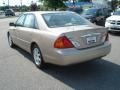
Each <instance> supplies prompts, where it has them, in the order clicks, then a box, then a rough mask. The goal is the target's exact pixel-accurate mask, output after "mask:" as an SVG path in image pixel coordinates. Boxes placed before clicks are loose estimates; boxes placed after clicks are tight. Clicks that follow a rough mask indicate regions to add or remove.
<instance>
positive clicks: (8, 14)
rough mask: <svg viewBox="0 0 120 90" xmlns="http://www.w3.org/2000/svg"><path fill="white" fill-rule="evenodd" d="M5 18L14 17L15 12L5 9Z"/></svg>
mask: <svg viewBox="0 0 120 90" xmlns="http://www.w3.org/2000/svg"><path fill="white" fill-rule="evenodd" d="M5 16H15V12H14V11H13V10H12V9H6V10H5Z"/></svg>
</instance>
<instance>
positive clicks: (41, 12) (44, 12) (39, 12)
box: [24, 11, 71, 14]
mask: <svg viewBox="0 0 120 90" xmlns="http://www.w3.org/2000/svg"><path fill="white" fill-rule="evenodd" d="M68 12H71V11H34V12H25V13H24V14H29V13H33V14H48V13H68Z"/></svg>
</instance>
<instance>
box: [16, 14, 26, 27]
mask: <svg viewBox="0 0 120 90" xmlns="http://www.w3.org/2000/svg"><path fill="white" fill-rule="evenodd" d="M24 19H25V15H22V16H21V17H20V18H19V19H18V20H17V22H16V25H17V26H23V22H24Z"/></svg>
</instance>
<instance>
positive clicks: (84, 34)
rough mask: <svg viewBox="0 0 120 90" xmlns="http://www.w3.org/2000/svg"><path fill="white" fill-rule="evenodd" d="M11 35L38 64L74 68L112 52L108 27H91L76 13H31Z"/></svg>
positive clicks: (12, 25)
mask: <svg viewBox="0 0 120 90" xmlns="http://www.w3.org/2000/svg"><path fill="white" fill-rule="evenodd" d="M9 25H10V28H9V31H8V33H7V36H8V42H9V45H10V47H13V46H15V45H17V46H19V47H21V48H22V49H24V50H26V51H28V52H29V53H31V54H32V55H33V58H34V62H35V65H36V66H37V67H38V68H41V67H43V65H45V63H52V64H57V65H70V64H76V63H80V62H85V61H89V60H93V59H96V58H101V57H103V56H106V55H107V54H108V53H109V52H110V50H111V44H110V42H109V39H108V38H109V37H108V33H107V31H106V29H105V28H103V27H99V26H96V25H93V24H91V23H90V22H89V21H87V20H86V19H84V18H82V17H81V16H80V15H78V14H76V13H74V12H68V11H50V12H47V11H45V12H27V13H24V14H22V15H21V16H20V17H19V18H18V20H17V21H16V22H15V23H10V24H9Z"/></svg>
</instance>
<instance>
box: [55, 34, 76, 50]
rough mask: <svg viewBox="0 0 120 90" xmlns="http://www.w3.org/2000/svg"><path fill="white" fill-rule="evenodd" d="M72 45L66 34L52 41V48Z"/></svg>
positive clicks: (71, 46) (70, 46)
mask: <svg viewBox="0 0 120 90" xmlns="http://www.w3.org/2000/svg"><path fill="white" fill-rule="evenodd" d="M73 47H74V46H73V44H72V43H71V41H70V40H69V39H68V38H67V37H66V36H62V37H59V38H58V39H57V40H56V41H55V43H54V48H59V49H65V48H73Z"/></svg>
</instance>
